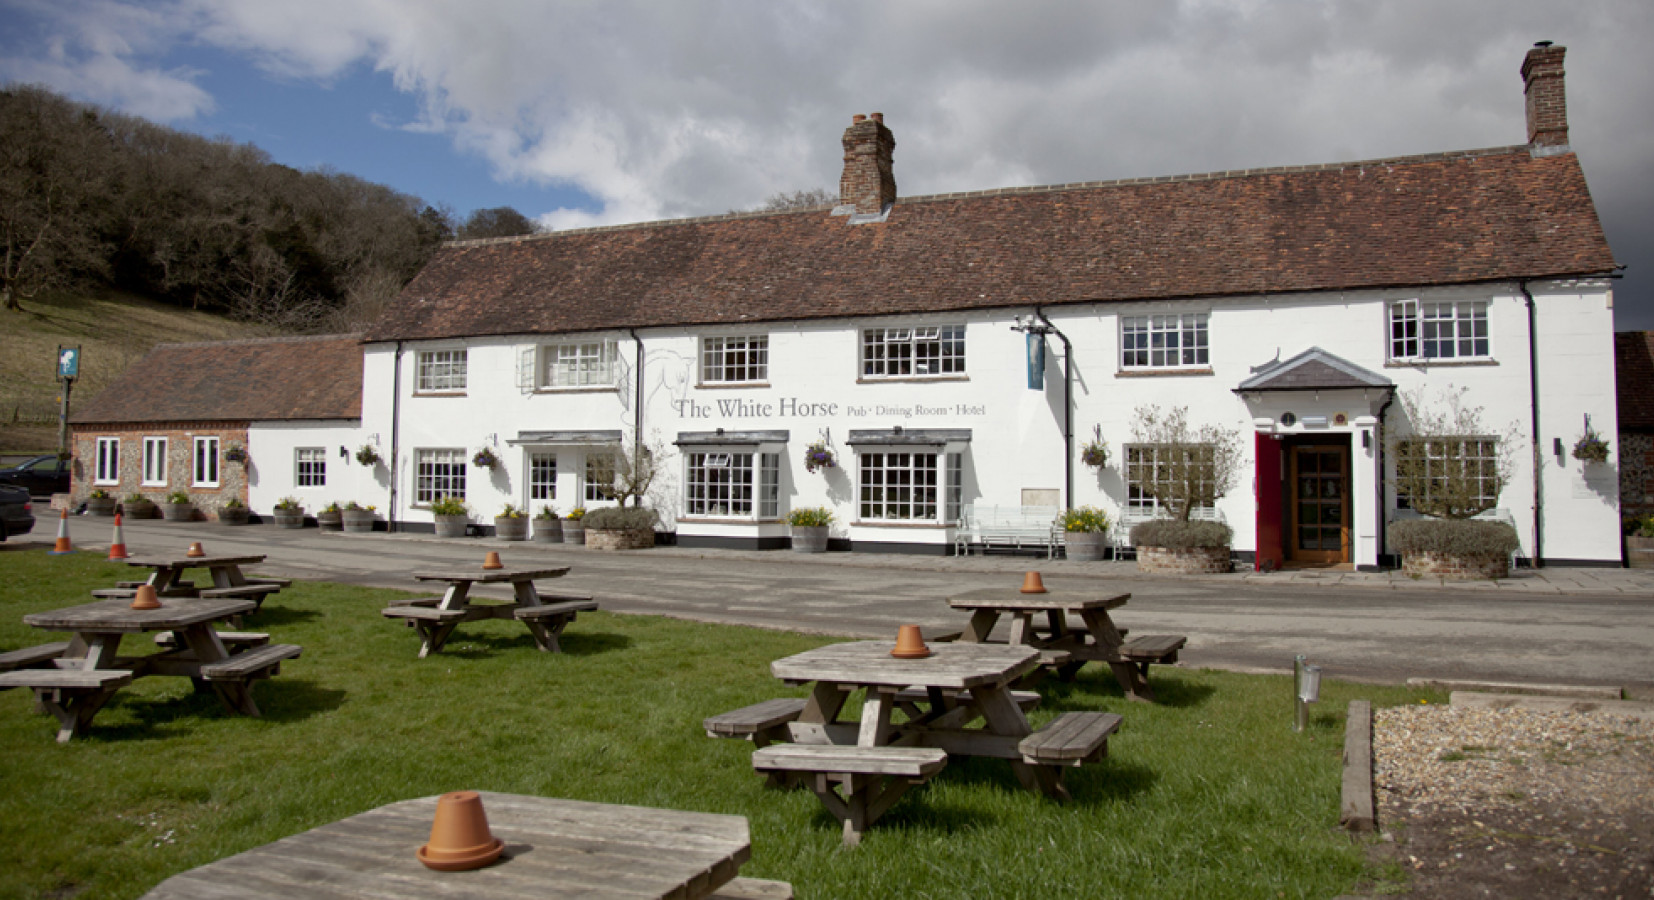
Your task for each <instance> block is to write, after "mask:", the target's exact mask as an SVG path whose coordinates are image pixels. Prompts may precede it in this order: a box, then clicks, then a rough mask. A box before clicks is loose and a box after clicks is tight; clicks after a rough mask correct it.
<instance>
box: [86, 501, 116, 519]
mask: <svg viewBox="0 0 1654 900" xmlns="http://www.w3.org/2000/svg"><path fill="white" fill-rule="evenodd" d="M86 514H87V515H89V516H112V515H114V514H115V498H114V497H87V498H86Z"/></svg>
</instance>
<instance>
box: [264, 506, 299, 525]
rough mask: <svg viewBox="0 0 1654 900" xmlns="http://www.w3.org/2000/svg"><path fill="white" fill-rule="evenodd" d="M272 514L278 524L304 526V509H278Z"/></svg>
mask: <svg viewBox="0 0 1654 900" xmlns="http://www.w3.org/2000/svg"><path fill="white" fill-rule="evenodd" d="M270 515H271V517H272V518H274V519H275V520H276V524H277V525H280V526H281V527H283V528H303V527H304V510H302V509H278V510H275V511H273V512H272V513H271V514H270Z"/></svg>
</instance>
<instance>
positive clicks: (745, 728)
mask: <svg viewBox="0 0 1654 900" xmlns="http://www.w3.org/2000/svg"><path fill="white" fill-rule="evenodd" d="M804 702H805V701H804V698H802V697H777V698H776V699H774V700H765V701H763V702H762V703H754V704H752V705H751V706H743V707H741V708H740V709H732V710H730V711H729V712H726V713H719V714H718V715H715V716H708V717H707V718H706V719H703V720H702V721H701V727H703V728H705V729H706V736H707V737H722V738H740V739H741V740H747V741H752V742H753V743H754V744H756V745H758V746H759V747H768V746H769V745H770V744H771V743H773V742H775V741H776V740H779V739H782V738H785V737H786V736H787V723H789V722H792V721H795V720H796V719H797V718H798V717H799V715H800V714H801V713H803V712H804Z"/></svg>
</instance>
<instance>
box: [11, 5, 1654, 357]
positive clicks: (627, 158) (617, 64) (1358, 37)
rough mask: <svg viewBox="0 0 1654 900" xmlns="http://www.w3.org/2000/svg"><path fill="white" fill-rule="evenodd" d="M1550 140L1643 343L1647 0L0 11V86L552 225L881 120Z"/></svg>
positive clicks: (1434, 141)
mask: <svg viewBox="0 0 1654 900" xmlns="http://www.w3.org/2000/svg"><path fill="white" fill-rule="evenodd" d="M1540 39H1549V40H1554V41H1556V42H1558V43H1560V44H1563V45H1565V46H1567V47H1568V57H1567V72H1568V76H1567V77H1568V81H1567V88H1568V107H1569V118H1570V126H1571V138H1572V142H1573V145H1574V148H1575V149H1576V151H1577V152H1578V153H1579V156H1580V160H1581V163H1582V164H1583V166H1584V168H1585V171H1586V176H1587V178H1588V179H1589V181H1590V184H1591V188H1592V193H1593V196H1594V197H1595V198H1596V200H1597V204H1598V208H1599V210H1600V211H1601V214H1602V217H1603V220H1604V224H1605V227H1606V229H1607V232H1608V237H1609V241H1610V243H1611V244H1612V245H1613V247H1614V251H1615V254H1616V256H1617V257H1618V259H1619V261H1620V262H1621V263H1624V264H1627V265H1628V266H1629V268H1628V269H1627V271H1626V277H1625V278H1624V280H1622V281H1621V282H1620V283H1619V286H1618V288H1617V289H1616V299H1617V303H1618V310H1617V322H1618V327H1620V328H1622V329H1628V328H1642V329H1654V116H1649V115H1647V112H1646V111H1647V110H1649V109H1654V54H1650V53H1649V52H1648V51H1647V48H1648V47H1649V46H1650V45H1651V44H1654V3H1649V2H1647V0H1592V2H1583V3H1569V4H1563V3H1557V2H1554V0H1383V2H1381V0H1375V2H1370V3H1366V2H1364V3H1359V4H1352V3H1339V2H1334V0H1176V2H1156V3H1142V2H1130V0H1120V2H1107V0H1098V2H1091V3H1071V2H1061V0H1024V2H1019V3H1016V4H1007V3H1003V2H999V0H902V2H888V0H834V2H827V0H764V2H760V0H685V2H675V3H670V4H668V3H659V2H648V0H472V2H468V3H465V4H456V3H453V2H451V0H282V2H280V3H271V2H269V0H142V2H137V0H0V80H4V81H24V82H33V83H38V84H42V85H45V86H46V87H48V88H51V89H53V90H56V91H58V92H59V93H63V94H66V95H68V96H71V97H74V98H76V99H79V100H83V101H87V102H91V103H95V104H98V105H100V106H103V107H106V108H111V109H117V110H120V111H123V112H128V113H131V114H134V115H139V116H143V117H145V118H148V119H150V120H152V121H156V122H162V123H165V124H168V125H171V126H173V127H176V128H180V129H185V130H189V131H194V132H198V133H201V134H206V135H225V136H228V137H229V138H231V139H233V140H236V141H242V142H248V143H252V144H255V145H257V146H259V147H260V148H262V149H263V150H265V151H266V152H267V153H269V154H270V155H271V157H272V158H274V159H275V160H276V161H278V162H281V163H285V164H287V165H290V166H294V167H297V168H316V167H329V168H332V169H335V170H339V171H343V172H349V173H351V174H354V175H357V176H360V177H362V178H365V179H368V180H370V181H375V182H379V183H381V184H385V185H388V186H390V187H393V188H396V189H397V190H400V191H403V192H405V193H408V194H412V195H415V196H417V197H420V198H421V199H423V200H425V201H426V202H428V203H433V204H445V205H447V206H448V207H450V208H452V209H453V210H454V211H455V212H456V213H457V214H459V215H461V216H463V215H464V214H466V213H468V212H470V211H471V210H473V209H477V208H482V207H492V206H512V207H515V208H516V209H518V210H520V211H522V212H523V213H525V214H527V215H529V216H532V217H535V218H538V219H540V220H542V221H543V222H545V223H546V224H547V225H549V226H551V227H556V228H571V227H579V226H584V225H594V224H608V223H618V222H631V221H645V220H651V219H661V218H674V217H681V216H692V215H705V214H713V213H722V212H726V211H728V210H730V209H741V208H749V207H752V206H755V205H757V204H759V203H761V202H762V201H763V200H764V199H765V198H766V197H768V196H770V195H773V194H775V193H777V192H783V191H793V190H799V189H810V188H828V189H835V190H836V186H837V180H838V173H839V168H840V153H841V151H840V148H839V143H838V139H839V135H840V133H841V132H842V130H843V129H844V127H845V126H846V125H848V124H849V121H850V116H851V115H852V114H855V113H869V112H873V111H881V112H884V113H885V116H886V123H887V124H888V125H890V127H891V128H892V130H893V131H894V132H895V134H896V139H897V149H896V177H897V183H898V188H899V191H900V193H901V194H903V195H906V196H912V195H916V194H927V193H938V192H947V191H962V190H978V189H984V188H994V187H1007V186H1016V185H1027V184H1053V183H1062V182H1070V181H1089V180H1100V179H1110V178H1127V177H1140V176H1153V175H1169V174H1180V173H1190V172H1207V171H1215V170H1228V169H1240V168H1251V167H1258V166H1278V165H1295V164H1304V163H1321V162H1329V161H1343V160H1358V159H1375V158H1382V157H1387V156H1397V155H1405V154H1412V153H1429V152H1435V151H1441V150H1454V149H1469V148H1477V147H1490V146H1503V145H1509V144H1519V143H1522V142H1524V141H1525V140H1526V133H1525V130H1524V124H1523V111H1522V95H1521V81H1520V78H1519V76H1518V69H1519V66H1520V64H1521V60H1522V56H1523V54H1524V53H1525V52H1526V50H1527V48H1528V47H1529V46H1530V45H1531V44H1532V43H1533V42H1534V41H1535V40H1540Z"/></svg>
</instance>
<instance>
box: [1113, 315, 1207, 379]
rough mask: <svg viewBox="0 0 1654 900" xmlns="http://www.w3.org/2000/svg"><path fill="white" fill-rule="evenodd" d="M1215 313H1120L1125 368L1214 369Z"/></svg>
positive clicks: (1121, 348)
mask: <svg viewBox="0 0 1654 900" xmlns="http://www.w3.org/2000/svg"><path fill="white" fill-rule="evenodd" d="M1211 367H1212V361H1211V314H1210V313H1203V312H1199V313H1196V312H1190V313H1150V314H1146V315H1141V316H1121V317H1120V368H1121V369H1210V368H1211Z"/></svg>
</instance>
